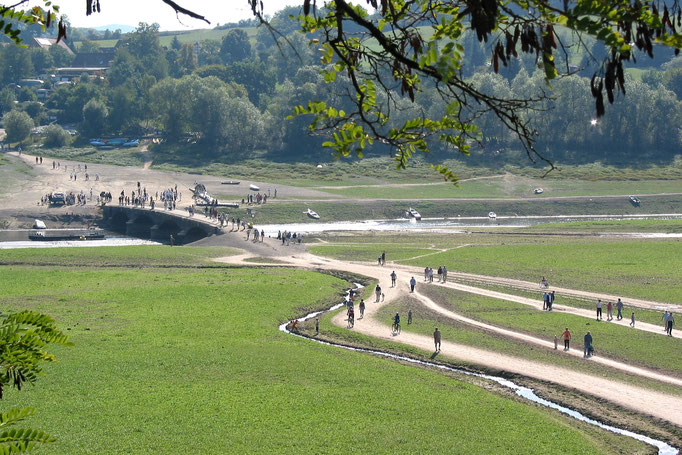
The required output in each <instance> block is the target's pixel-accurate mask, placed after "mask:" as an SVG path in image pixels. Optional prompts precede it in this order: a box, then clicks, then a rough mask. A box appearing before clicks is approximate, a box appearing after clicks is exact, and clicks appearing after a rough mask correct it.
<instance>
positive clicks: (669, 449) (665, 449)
mask: <svg viewBox="0 0 682 455" xmlns="http://www.w3.org/2000/svg"><path fill="white" fill-rule="evenodd" d="M353 284H355V285H356V286H358V287H362V286H361V285H359V284H358V283H353ZM349 292H350V291H349ZM347 301H348V296H346V300H345V301H344V302H342V303H338V304H336V305H334V306H332V307H331V308H329V309H327V310H322V311H315V312H313V313H309V314H307V315H305V316H303V317H301V318H297V319H298V320H299V321H300V322H302V321H306V320H308V319H311V318H314V317H317V316H319V315H320V314H322V313H325V312H327V311H334V310H337V309H339V308H341V307H343V306H345V305H346V302H347ZM288 324H289V323H288V322H285V323H283V324H280V325H279V330H280V331H282V332H285V333H288V334H290V335H294V336H298V337H301V338H305V339H306V340H309V341H314V342H316V343H320V344H324V345H327V346H334V347H337V348H342V349H346V350H349V351H355V352H363V353H366V354H374V355H378V356H381V357H385V358H389V359H393V360H401V361H403V362H408V363H412V364H416V365H423V366H429V367H433V368H438V369H440V370H444V371H450V372H453V373H460V374H466V375H468V376H475V377H479V378H484V379H487V380H489V381H494V382H496V383H497V384H500V385H501V386H504V387H507V388H509V389H511V390H513V391H514V393H516V394H517V395H518V396H520V397H523V398H526V399H527V400H530V401H532V402H534V403H537V404H540V405H542V406H546V407H548V408H551V409H554V410H556V411H559V412H561V413H562V414H566V415H568V416H570V417H573V418H574V419H576V420H580V421H581V422H585V423H588V424H590V425H595V426H597V427H599V428H602V429H604V430H606V431H610V432H612V433H616V434H620V435H623V436H628V437H631V438H633V439H636V440H638V441H642V442H644V443H645V444H649V445H652V446H654V447H656V448H657V449H658V455H679V450H678V449H677V448H675V447H673V446H671V445H670V444H667V443H666V442H663V441H659V440H657V439H654V438H651V437H649V436H645V435H642V434H639V433H635V432H633V431H629V430H624V429H622V428H617V427H614V426H611V425H607V424H605V423H602V422H599V421H598V420H594V419H591V418H589V417H587V416H585V415H583V414H581V413H580V412H578V411H576V410H574V409H571V408H568V407H566V406H562V405H560V404H557V403H554V402H553V401H549V400H545V399H544V398H540V397H539V396H537V395H536V394H535V392H533V390H532V389H529V388H528V387H522V386H520V385H518V384H516V383H514V382H512V381H510V380H508V379H505V378H502V377H499V376H492V375H487V374H481V373H474V372H472V371H466V370H461V369H459V368H454V367H451V366H448V365H442V364H439V363H434V362H427V361H424V360H417V359H413V358H410V357H405V356H402V355H398V354H392V353H389V352H382V351H375V350H373V349H365V348H356V347H351V346H344V345H342V344H336V343H332V342H330V341H324V340H318V339H315V338H310V337H307V336H304V335H301V334H300V333H293V332H291V331H289V330H288V329H287V325H288Z"/></svg>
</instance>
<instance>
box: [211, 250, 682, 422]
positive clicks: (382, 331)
mask: <svg viewBox="0 0 682 455" xmlns="http://www.w3.org/2000/svg"><path fill="white" fill-rule="evenodd" d="M235 259H238V258H230V257H227V258H221V259H219V260H220V261H223V262H228V263H234V262H235ZM278 260H285V261H287V262H288V263H289V264H290V265H292V266H296V267H304V268H312V269H315V268H323V269H333V270H344V271H348V272H352V273H358V274H362V275H365V276H368V277H372V278H376V279H378V280H379V283H380V285H381V287H382V289H383V291H384V294H385V296H386V299H385V301H384V302H382V303H374V302H371V301H369V302H367V308H366V311H365V317H364V318H363V319H359V320H356V323H355V328H354V330H356V331H358V332H360V333H363V334H366V335H370V336H374V337H378V338H381V339H385V340H391V341H395V342H398V343H403V344H408V345H411V346H415V347H418V348H420V349H424V350H426V351H431V350H432V349H433V339H432V338H431V337H429V336H423V335H418V334H412V333H406V332H403V333H401V334H400V335H399V336H393V335H392V334H391V329H390V327H389V326H388V325H387V324H384V323H383V322H379V321H377V320H376V319H375V317H374V315H375V314H376V312H377V311H378V310H379V308H381V307H382V306H384V305H387V304H389V303H390V302H392V301H393V300H395V299H396V298H398V297H402V296H405V295H408V292H409V289H408V288H407V287H406V285H405V279H406V278H407V276H408V275H403V278H402V282H401V284H400V285H399V286H398V287H396V288H391V287H390V278H389V273H388V272H387V269H386V268H379V267H377V266H373V265H368V264H365V263H350V262H343V261H336V260H332V259H327V258H321V257H317V256H313V255H310V254H308V253H301V254H299V255H294V256H291V257H288V258H284V257H280V258H278ZM415 276H418V275H415ZM413 295H414V296H415V297H417V298H419V299H420V300H421V299H424V298H425V297H424V296H422V295H421V294H419V293H417V294H413ZM425 303H427V304H428V302H425ZM433 305H435V303H434V304H433ZM435 306H436V307H438V305H435ZM438 308H440V307H438ZM446 311H447V310H446ZM458 317H459V316H458ZM333 322H334V323H335V324H337V325H339V326H342V327H345V326H346V321H345V315H344V314H343V313H340V314H339V315H337V316H335V317H334V318H333ZM472 322H473V323H476V321H472ZM479 324H480V323H479ZM480 325H484V326H486V327H484V328H489V327H487V325H485V324H480ZM509 332H512V331H509ZM512 333H513V332H512ZM510 335H511V334H510ZM515 335H516V334H515ZM519 335H522V334H519ZM551 348H552V349H553V344H552V346H551ZM439 355H442V356H444V357H448V358H451V359H458V360H463V361H466V362H470V363H474V364H479V365H484V366H487V367H491V368H497V369H501V370H504V371H508V372H512V373H517V374H521V375H524V376H528V377H532V378H536V379H539V380H543V381H549V382H553V383H556V384H559V385H562V386H565V387H568V388H572V389H576V390H579V391H581V392H583V393H586V394H590V395H598V396H600V397H601V398H603V399H606V400H609V401H611V402H613V403H616V404H618V405H620V406H623V407H626V408H629V409H633V410H636V411H638V412H642V413H644V414H648V415H652V416H656V417H659V418H661V419H664V420H667V421H670V422H672V423H674V424H676V425H680V426H682V398H680V397H676V396H671V395H668V394H665V393H661V392H656V391H652V390H648V389H645V388H643V387H639V386H633V385H630V384H627V383H623V382H620V381H615V380H612V379H608V377H596V376H592V375H589V374H586V373H580V372H576V371H572V370H570V369H567V368H563V367H559V366H553V365H548V364H545V363H541V362H536V361H531V360H526V359H522V358H518V357H514V356H510V355H506V354H500V353H497V352H492V351H487V350H483V349H478V348H475V347H471V346H466V345H461V344H457V343H451V342H448V341H444V342H443V345H442V348H441V352H440V354H439ZM595 359H596V358H593V359H590V360H586V361H593V360H595ZM615 363H618V362H615ZM610 366H611V365H610ZM618 366H619V367H620V368H619V369H621V370H622V371H627V372H629V373H631V374H634V375H644V376H646V377H649V378H652V379H658V380H664V381H665V382H668V383H670V382H671V381H673V383H674V381H679V380H678V379H677V378H670V377H666V376H664V375H658V374H657V373H655V372H651V371H648V370H644V369H641V368H636V367H631V366H628V365H625V364H620V365H618ZM656 376H659V377H656ZM661 403H665V406H661V405H660V404H661Z"/></svg>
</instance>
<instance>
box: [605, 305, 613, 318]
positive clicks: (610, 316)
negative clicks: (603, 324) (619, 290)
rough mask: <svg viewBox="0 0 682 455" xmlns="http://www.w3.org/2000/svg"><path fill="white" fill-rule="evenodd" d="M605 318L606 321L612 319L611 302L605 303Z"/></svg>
mask: <svg viewBox="0 0 682 455" xmlns="http://www.w3.org/2000/svg"><path fill="white" fill-rule="evenodd" d="M606 320H607V321H612V320H613V302H610V301H609V303H607V304H606Z"/></svg>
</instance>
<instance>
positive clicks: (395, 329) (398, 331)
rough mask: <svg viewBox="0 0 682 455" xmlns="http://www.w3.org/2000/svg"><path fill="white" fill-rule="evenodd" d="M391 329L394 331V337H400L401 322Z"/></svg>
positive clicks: (395, 323) (394, 324)
mask: <svg viewBox="0 0 682 455" xmlns="http://www.w3.org/2000/svg"><path fill="white" fill-rule="evenodd" d="M391 328H392V330H393V335H400V322H394V323H393V326H392V327H391Z"/></svg>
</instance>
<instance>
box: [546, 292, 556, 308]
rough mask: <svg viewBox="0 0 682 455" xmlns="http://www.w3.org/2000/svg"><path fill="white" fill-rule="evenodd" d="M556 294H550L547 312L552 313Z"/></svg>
mask: <svg viewBox="0 0 682 455" xmlns="http://www.w3.org/2000/svg"><path fill="white" fill-rule="evenodd" d="M554 292H555V291H552V292H550V293H549V303H548V305H547V311H552V306H553V305H554Z"/></svg>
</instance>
